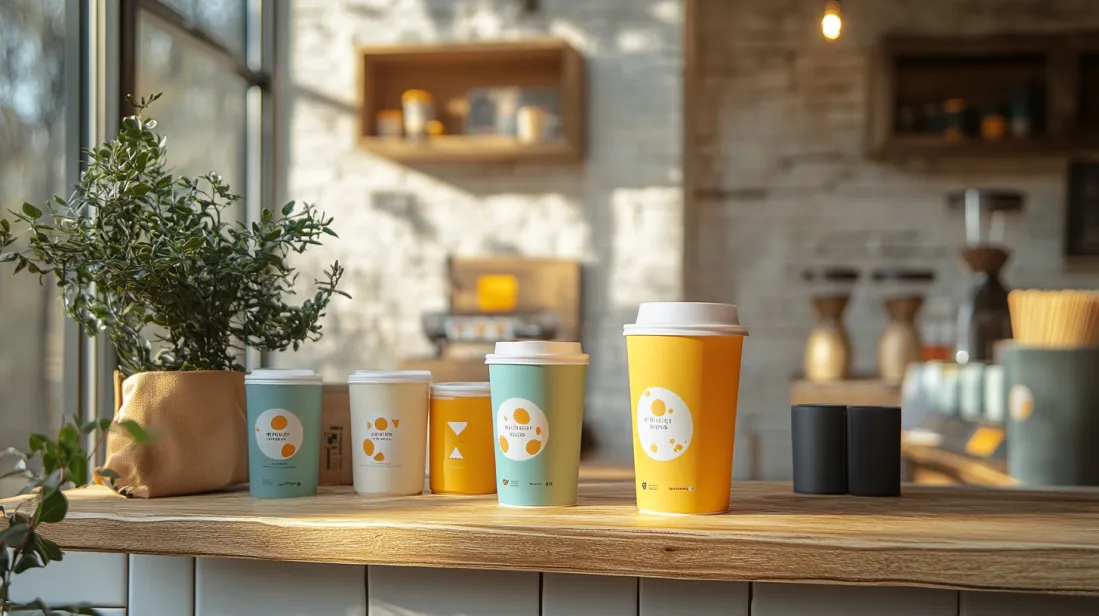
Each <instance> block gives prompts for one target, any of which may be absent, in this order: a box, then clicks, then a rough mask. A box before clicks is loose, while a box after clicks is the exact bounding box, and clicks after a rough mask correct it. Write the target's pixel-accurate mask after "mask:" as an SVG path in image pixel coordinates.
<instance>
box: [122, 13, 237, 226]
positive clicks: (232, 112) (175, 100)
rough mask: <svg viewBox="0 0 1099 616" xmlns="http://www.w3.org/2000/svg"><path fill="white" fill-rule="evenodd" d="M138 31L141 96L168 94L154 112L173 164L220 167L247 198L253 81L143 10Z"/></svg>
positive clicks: (194, 170) (202, 169)
mask: <svg viewBox="0 0 1099 616" xmlns="http://www.w3.org/2000/svg"><path fill="white" fill-rule="evenodd" d="M138 31H139V34H138V49H137V90H138V91H137V93H136V94H137V95H138V96H145V95H149V94H152V93H155V92H162V93H164V97H163V98H161V99H160V100H158V101H157V102H155V103H153V106H152V107H151V108H150V110H149V114H150V115H151V116H152V117H154V118H156V120H157V122H158V127H157V131H158V132H159V133H161V134H162V135H165V136H166V137H167V138H168V164H169V165H171V166H172V167H173V168H174V169H175V171H176V172H177V173H178V174H182V175H188V176H194V175H200V174H204V173H209V172H211V171H216V172H218V173H220V174H221V176H222V177H223V178H224V179H225V181H226V182H228V183H229V186H230V188H232V190H233V192H235V193H237V194H240V195H242V196H243V194H244V190H245V188H246V186H245V177H246V172H245V170H246V167H245V149H246V139H247V133H246V122H245V117H246V116H245V111H246V101H247V99H246V94H247V89H248V84H247V83H246V82H245V81H244V80H243V79H242V78H240V77H239V76H238V75H237V74H236V73H234V72H232V71H230V70H228V69H227V68H226V67H225V66H223V65H221V64H219V63H218V62H216V61H215V60H214V59H213V58H212V57H210V56H209V55H207V53H206V52H205V50H203V49H202V48H200V47H199V46H198V45H197V44H196V43H194V42H192V41H189V40H187V38H186V37H185V36H184V35H176V34H174V33H173V32H171V31H169V30H168V29H166V28H164V27H161V25H160V24H159V23H158V22H157V21H156V20H155V19H154V18H150V17H148V16H147V15H145V14H140V15H139V18H138ZM237 205H238V208H237V215H238V217H239V219H240V220H243V219H244V205H243V203H238V204H237Z"/></svg>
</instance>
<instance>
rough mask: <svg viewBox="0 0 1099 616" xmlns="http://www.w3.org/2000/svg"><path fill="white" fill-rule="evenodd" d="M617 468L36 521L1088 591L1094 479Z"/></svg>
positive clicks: (164, 504)
mask: <svg viewBox="0 0 1099 616" xmlns="http://www.w3.org/2000/svg"><path fill="white" fill-rule="evenodd" d="M622 479H623V476H622V473H621V472H606V473H601V474H600V473H595V474H593V473H587V474H586V475H585V479H584V481H583V482H582V486H581V496H580V506H578V507H572V508H559V509H530V510H523V509H505V508H501V507H499V506H497V504H496V501H495V497H494V496H485V497H455V496H440V495H424V496H417V497H408V498H369V497H363V496H356V495H354V494H353V493H351V491H350V489H347V488H322V492H321V494H320V495H318V496H316V497H308V498H301V499H292V500H257V499H253V498H250V497H249V496H248V494H247V492H233V493H222V494H213V495H204V496H191V497H181V498H168V499H160V500H126V499H124V498H122V497H118V496H115V495H113V494H111V493H109V492H107V491H105V490H102V489H95V488H92V489H85V490H77V491H73V492H70V493H69V494H70V498H71V507H70V511H69V518H68V519H67V520H66V521H64V522H62V523H61V524H58V525H49V526H46V527H45V534H46V536H48V537H50V538H52V539H54V540H56V541H58V542H59V543H60V544H61V545H62V547H64V548H66V549H76V550H89V551H98V552H123V553H129V554H164V555H189V556H218V557H240V558H252V559H264V560H275V561H280V560H282V561H303V562H318V563H321V562H323V563H350V564H368V565H411V566H421V567H450V568H469V569H504V570H525V571H543V572H574V573H590V574H604V575H615V576H618V575H625V576H640V577H659V578H679V579H710V580H741V581H784V582H789V581H804V582H825V583H838V584H859V585H899V586H931V587H943V588H953V589H967V590H975V589H977V590H1012V591H1030V592H1055V593H1083V594H1099V491H1070V492H1033V491H1014V490H990V489H983V488H968V487H951V488H937V487H916V486H912V487H906V488H905V496H903V497H902V498H899V499H871V498H856V497H806V496H798V495H795V494H793V493H792V492H791V489H790V485H789V484H786V483H738V484H735V485H734V488H733V505H732V511H731V512H730V513H729V514H728V515H720V516H704V517H659V516H651V515H642V514H639V513H637V512H636V510H635V509H634V492H633V485H632V483H631V482H630V481H623V480H622ZM4 504H5V505H7V506H10V505H11V504H12V503H11V502H10V501H9V502H7V503H4Z"/></svg>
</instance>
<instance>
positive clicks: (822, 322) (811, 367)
mask: <svg viewBox="0 0 1099 616" xmlns="http://www.w3.org/2000/svg"><path fill="white" fill-rule="evenodd" d="M802 278H803V279H804V280H805V282H806V284H807V285H808V286H809V291H810V296H811V298H812V301H813V312H815V313H816V321H815V322H814V324H813V330H812V331H811V332H810V333H809V339H808V340H806V342H805V378H806V379H808V380H810V381H814V382H824V381H838V380H840V379H844V378H847V377H848V376H849V375H850V371H851V342H850V341H849V339H848V337H847V330H846V329H845V328H844V326H843V311H844V310H845V309H846V308H847V302H849V301H851V292H852V291H853V290H854V287H855V283H856V282H857V281H858V279H859V271H858V270H857V269H853V268H848V267H819V268H810V269H807V270H805V271H804V272H803V273H802Z"/></svg>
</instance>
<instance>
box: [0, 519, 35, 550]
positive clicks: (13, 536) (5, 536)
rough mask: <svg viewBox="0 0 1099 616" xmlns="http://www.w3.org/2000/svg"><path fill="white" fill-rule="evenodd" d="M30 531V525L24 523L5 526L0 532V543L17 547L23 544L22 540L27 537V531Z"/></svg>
mask: <svg viewBox="0 0 1099 616" xmlns="http://www.w3.org/2000/svg"><path fill="white" fill-rule="evenodd" d="M28 531H30V526H28V525H27V524H24V523H19V524H13V525H11V526H9V527H8V528H7V530H5V531H4V532H2V533H0V543H2V544H4V545H6V546H8V547H18V546H21V545H23V542H24V541H26V539H27V532H28Z"/></svg>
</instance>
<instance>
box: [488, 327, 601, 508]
mask: <svg viewBox="0 0 1099 616" xmlns="http://www.w3.org/2000/svg"><path fill="white" fill-rule="evenodd" d="M485 363H487V364H488V365H489V386H490V390H491V392H492V424H493V437H494V441H495V444H496V494H497V498H498V500H499V502H500V504H501V505H504V506H507V507H561V506H569V505H575V504H576V486H577V483H578V481H579V475H580V433H581V427H582V425H583V422H584V380H585V376H586V373H587V365H588V356H587V355H585V354H584V353H583V352H582V350H581V348H580V343H578V342H535V341H521V342H497V343H496V352H495V353H491V354H489V355H488V356H486V358H485Z"/></svg>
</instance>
